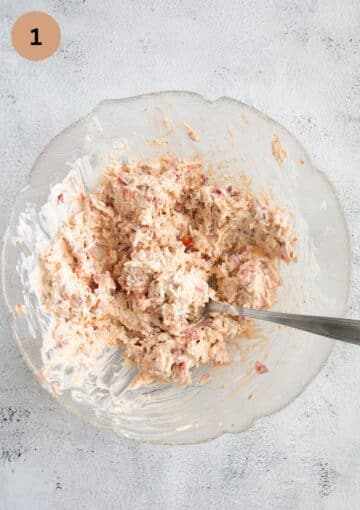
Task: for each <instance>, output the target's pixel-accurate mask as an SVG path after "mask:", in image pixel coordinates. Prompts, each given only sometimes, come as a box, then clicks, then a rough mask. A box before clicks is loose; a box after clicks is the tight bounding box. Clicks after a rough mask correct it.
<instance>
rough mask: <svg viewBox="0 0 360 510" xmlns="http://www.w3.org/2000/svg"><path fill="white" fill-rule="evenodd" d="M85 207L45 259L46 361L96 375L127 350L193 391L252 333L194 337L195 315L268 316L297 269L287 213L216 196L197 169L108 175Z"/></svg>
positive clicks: (233, 328)
mask: <svg viewBox="0 0 360 510" xmlns="http://www.w3.org/2000/svg"><path fill="white" fill-rule="evenodd" d="M57 200H58V202H59V207H62V206H63V205H64V203H66V201H67V196H66V192H64V193H60V194H59V195H58V197H57ZM78 202H79V210H78V211H76V212H73V213H71V214H70V215H69V217H68V218H67V220H66V221H65V222H64V224H63V225H62V226H61V227H60V228H59V230H58V232H57V235H56V236H55V238H54V240H53V242H52V244H51V246H50V248H49V249H47V250H46V251H45V252H43V253H41V254H40V266H41V299H42V302H43V304H44V306H45V307H46V309H47V310H48V311H49V312H50V313H51V315H52V326H51V328H50V330H49V332H48V335H47V338H46V347H47V357H48V359H51V357H52V356H54V353H55V352H56V356H57V358H58V359H61V360H70V359H71V362H72V364H73V365H74V364H77V365H78V366H81V365H82V366H86V367H90V368H91V364H92V360H94V353H97V352H98V353H100V352H101V351H102V350H103V349H104V347H105V346H119V347H121V348H123V352H124V357H125V359H126V360H127V361H129V362H131V363H135V364H136V365H137V367H138V368H139V370H140V371H141V372H142V373H144V374H146V375H150V376H154V377H156V378H160V379H162V380H166V381H168V382H171V383H174V384H179V385H186V384H189V383H190V382H191V369H192V368H193V367H195V366H199V365H201V364H205V363H208V362H211V363H213V364H215V365H221V364H225V363H228V362H229V356H228V351H227V344H228V342H229V341H230V340H232V339H233V338H235V337H238V336H241V335H242V334H244V332H245V331H246V329H247V328H248V326H249V323H248V321H247V320H246V319H241V318H235V317H231V316H225V315H215V314H214V315H213V316H209V317H207V318H206V319H205V320H204V321H203V322H202V323H200V324H199V325H197V326H191V325H189V321H191V320H192V319H194V318H196V317H197V314H198V313H199V309H200V308H201V307H202V306H204V305H205V304H206V302H207V301H208V300H209V298H210V297H212V298H215V299H218V300H220V301H226V302H228V303H232V304H236V305H239V306H244V307H251V308H259V309H260V308H261V309H267V308H270V307H271V306H272V305H273V303H274V301H275V298H276V292H277V288H278V286H279V285H280V278H279V272H278V269H279V264H280V263H281V262H286V263H287V262H291V261H294V260H295V252H294V246H295V241H296V238H295V235H294V232H293V231H292V229H291V227H290V226H289V223H288V219H287V216H286V213H285V211H284V210H283V209H282V208H275V209H271V208H270V207H269V204H268V203H267V201H266V199H264V198H261V199H260V198H258V197H256V196H254V195H252V194H250V193H248V192H246V191H244V190H242V189H237V188H235V187H232V186H227V187H216V186H214V184H213V183H212V182H211V181H210V180H209V179H208V177H207V176H206V173H205V170H204V167H203V164H202V162H201V161H197V160H195V161H190V162H189V161H183V160H179V159H176V158H172V157H170V156H164V157H162V158H161V159H159V160H156V161H151V162H147V163H144V162H135V163H133V164H122V165H121V166H113V167H109V168H108V169H107V170H106V172H105V175H104V177H103V180H102V182H101V184H100V185H99V186H98V187H97V188H96V189H95V191H94V192H93V193H90V194H86V193H85V192H81V191H79V194H78ZM209 280H210V281H214V282H216V285H214V287H216V290H214V289H213V288H212V287H210V286H209V283H208V282H209Z"/></svg>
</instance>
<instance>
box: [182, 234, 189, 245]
mask: <svg viewBox="0 0 360 510" xmlns="http://www.w3.org/2000/svg"><path fill="white" fill-rule="evenodd" d="M181 241H182V243H183V245H184V246H186V247H188V246H190V244H191V239H190V237H189V236H184V237H183V238H182V239H181Z"/></svg>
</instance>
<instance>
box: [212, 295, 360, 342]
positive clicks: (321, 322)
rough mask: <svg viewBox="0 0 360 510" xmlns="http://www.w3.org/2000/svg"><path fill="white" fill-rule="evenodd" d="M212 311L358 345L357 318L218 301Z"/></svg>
mask: <svg viewBox="0 0 360 510" xmlns="http://www.w3.org/2000/svg"><path fill="white" fill-rule="evenodd" d="M218 305H220V306H218ZM215 308H216V309H215ZM212 311H214V312H215V311H217V312H223V313H224V312H225V313H230V314H232V315H234V314H235V315H240V316H242V317H249V318H252V319H259V320H262V321H267V322H273V323H275V324H281V325H283V326H290V327H291V328H296V329H301V330H302V331H309V332H310V333H314V334H315V335H321V336H327V337H329V338H335V339H336V340H341V341H343V342H350V343H352V344H356V345H360V321H358V320H352V319H341V318H336V317H320V316H316V315H297V314H291V313H280V312H268V311H264V310H253V309H251V308H238V307H236V306H230V305H227V304H225V303H219V302H214V307H212Z"/></svg>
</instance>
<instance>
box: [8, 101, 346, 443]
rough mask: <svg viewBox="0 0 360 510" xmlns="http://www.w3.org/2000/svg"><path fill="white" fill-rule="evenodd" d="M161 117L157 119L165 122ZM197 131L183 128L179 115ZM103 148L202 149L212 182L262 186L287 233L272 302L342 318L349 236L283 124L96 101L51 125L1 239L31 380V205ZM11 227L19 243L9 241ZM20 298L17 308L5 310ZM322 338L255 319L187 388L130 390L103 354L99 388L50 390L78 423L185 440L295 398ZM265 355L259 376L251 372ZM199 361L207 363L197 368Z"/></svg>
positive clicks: (154, 104) (228, 105) (238, 110)
mask: <svg viewBox="0 0 360 510" xmlns="http://www.w3.org/2000/svg"><path fill="white" fill-rule="evenodd" d="M164 118H166V119H168V122H167V121H164ZM184 122H185V123H188V124H189V125H191V126H192V128H193V129H194V131H195V132H196V133H197V134H198V135H199V141H194V140H192V139H191V137H189V136H188V132H187V129H186V128H185V126H184V124H183V123H184ZM274 136H278V137H279V138H280V140H281V143H282V145H283V146H284V147H285V149H286V151H287V158H286V160H285V161H284V163H283V164H282V165H281V166H279V165H278V163H277V162H276V160H275V159H274V157H273V155H272V151H271V142H272V140H273V139H274ZM109 152H112V154H113V155H115V156H114V157H116V158H117V159H119V160H121V159H133V158H135V159H136V158H140V157H141V158H152V157H155V156H157V155H160V154H163V153H164V152H170V153H173V154H176V155H177V156H180V157H184V158H191V157H193V156H194V155H201V156H202V158H203V159H204V161H205V163H207V164H208V165H209V166H211V168H212V170H213V171H214V173H215V174H216V175H217V176H218V178H219V179H223V178H224V176H226V177H227V178H228V179H231V180H232V181H233V182H234V183H237V182H239V181H241V173H244V174H246V175H247V176H248V177H249V178H250V179H251V181H252V189H253V190H254V191H257V192H258V191H264V192H267V193H270V195H271V197H272V200H273V202H274V203H275V204H282V205H284V206H286V207H288V208H289V210H290V211H291V213H292V214H293V219H294V225H295V229H296V231H297V234H298V238H299V240H298V245H297V255H298V262H297V264H290V265H289V266H286V267H284V268H283V271H282V278H283V286H282V288H281V289H280V292H279V297H278V302H277V305H276V309H277V310H281V311H289V312H295V311H296V312H300V313H312V314H326V315H339V316H344V315H345V313H346V306H347V298H348V290H349V277H350V247H349V237H348V232H347V228H346V224H345V221H344V217H343V214H342V211H341V208H340V205H339V202H338V200H337V198H336V196H335V194H334V191H333V189H332V187H331V185H330V184H329V182H328V180H327V178H326V177H325V175H324V174H323V173H321V172H319V171H318V170H317V169H316V168H314V166H313V164H312V163H311V161H310V159H309V157H308V155H307V153H306V152H305V150H304V149H303V147H302V146H301V145H300V144H299V142H298V141H297V140H296V139H295V138H294V136H293V135H291V133H289V132H288V131H287V130H286V129H284V128H283V127H282V126H280V125H279V124H277V123H276V122H274V121H273V120H271V119H269V118H268V117H266V116H265V115H263V114H262V113H260V112H258V111H256V110H255V109H253V108H251V107H249V106H247V105H245V104H242V103H239V102H238V101H235V100H233V99H229V98H220V99H217V100H216V101H208V100H206V99H205V98H203V97H201V96H199V95H197V94H193V93H188V92H161V93H154V94H146V95H142V96H138V97H132V98H127V99H120V100H106V101H103V102H101V103H100V104H99V105H98V106H97V107H96V108H95V109H94V110H93V111H92V112H90V113H89V115H87V116H86V117H84V118H83V119H81V120H79V121H78V122H76V123H75V124H73V125H72V126H70V127H68V128H67V129H65V130H64V131H62V132H61V133H60V134H59V135H58V136H56V137H55V138H54V139H53V140H52V141H51V142H50V143H49V144H48V145H47V146H46V147H45V149H44V150H43V152H42V153H41V154H40V156H39V157H38V159H37V160H36V162H35V164H34V166H33V168H32V170H31V173H30V178H29V184H28V186H27V187H26V188H25V189H24V190H22V191H21V192H20V193H19V195H18V197H17V200H16V203H15V206H14V210H13V213H12V216H11V219H10V223H9V226H8V229H7V232H6V235H5V238H4V247H3V267H2V276H3V289H4V295H5V300H6V303H7V305H8V307H9V311H10V312H11V321H12V325H13V330H14V333H15V337H16V339H17V342H18V345H19V348H20V350H21V352H22V354H23V355H24V357H25V359H26V361H27V363H28V364H29V366H30V368H31V370H32V371H33V372H34V374H35V375H36V376H37V377H38V379H39V381H40V383H41V384H42V385H43V386H45V387H46V389H47V390H48V391H50V392H53V393H54V391H53V390H54V387H53V386H49V385H46V384H45V382H44V380H43V378H42V377H41V367H42V361H41V356H40V349H41V344H42V334H43V331H44V328H45V327H46V324H47V318H46V314H44V312H43V311H42V310H41V308H40V306H39V302H38V299H37V297H36V295H35V294H34V292H33V289H32V287H31V281H30V280H31V279H30V274H31V271H32V270H33V269H34V267H35V266H36V250H37V247H38V241H39V239H38V232H39V229H40V230H41V231H42V233H43V234H44V238H47V239H48V240H49V237H51V235H52V233H51V232H52V231H51V228H50V226H49V225H44V224H42V222H43V221H44V220H43V217H42V214H41V211H40V209H41V207H42V206H43V205H44V204H45V203H46V201H47V199H48V195H49V192H50V189H51V187H52V186H53V185H55V184H56V183H58V182H59V181H61V180H62V179H63V178H64V177H65V175H66V174H67V173H68V171H69V169H70V167H73V168H76V171H77V172H79V173H80V174H81V178H82V179H83V180H84V182H85V183H86V184H87V186H88V188H89V189H91V187H92V186H93V185H94V182H95V181H96V180H97V179H98V177H99V175H101V172H102V171H103V168H104V165H105V163H106V159H107V157H108V154H109ZM20 224H21V225H22V228H21V235H22V237H23V241H24V242H22V243H21V244H19V245H15V243H14V242H13V240H14V238H16V237H17V236H18V235H19V225H20ZM18 303H25V304H26V307H27V314H26V315H25V316H22V315H19V314H14V313H13V311H14V309H15V306H16V304H18ZM332 346H333V341H331V340H329V339H325V338H320V337H315V336H313V335H311V334H308V333H304V332H299V331H296V330H292V329H290V328H285V327H275V326H271V325H266V324H263V325H261V330H260V329H259V331H258V333H257V334H256V336H255V338H251V339H243V340H241V341H240V342H239V344H238V347H237V348H235V347H234V349H233V352H232V356H233V362H232V363H231V364H230V365H229V366H226V367H221V368H215V369H214V368H210V373H211V375H212V378H211V380H210V381H209V382H208V383H207V384H205V385H201V384H199V376H200V375H201V374H202V373H204V371H205V369H199V370H196V371H195V374H194V383H193V384H192V385H191V386H189V387H187V388H178V387H173V386H169V385H164V384H155V383H154V384H151V385H150V386H148V387H140V388H134V387H132V386H131V380H132V379H133V377H134V374H135V370H134V368H131V367H127V366H126V365H123V364H122V363H121V353H120V351H119V352H117V353H113V355H112V356H111V357H110V359H109V360H108V362H107V363H106V365H105V366H104V373H103V374H100V375H99V378H98V381H99V380H101V383H102V384H101V388H99V386H98V384H97V383H93V382H91V381H90V382H89V383H88V384H87V385H82V386H81V387H76V386H74V387H72V388H68V389H66V390H65V391H63V392H62V394H60V395H58V394H56V393H54V396H55V398H56V399H57V400H58V401H59V402H60V403H61V405H64V406H65V407H66V408H68V409H69V410H71V411H73V412H75V413H77V414H78V415H80V416H81V417H82V418H84V419H85V420H87V421H89V422H91V423H93V424H95V425H97V426H99V427H106V428H109V429H112V430H113V431H114V432H117V433H119V434H123V435H125V436H127V437H130V438H133V439H136V440H140V441H151V442H159V443H190V442H199V441H204V440H208V439H211V438H215V437H216V436H219V435H220V434H223V433H225V432H241V431H243V430H245V429H247V428H248V427H249V426H250V425H251V424H252V423H254V421H255V420H256V419H258V418H260V417H262V416H265V415H267V414H269V413H272V412H274V411H276V410H279V409H280V408H282V407H283V406H285V405H286V404H288V403H289V402H290V401H291V400H292V399H294V398H295V397H296V396H297V395H299V393H300V392H301V391H302V390H303V389H304V388H305V386H306V385H307V384H308V383H309V382H310V381H311V380H312V379H313V377H314V376H315V375H316V374H317V373H318V372H319V370H320V369H321V367H322V365H323V364H324V363H325V361H326V359H327V358H328V355H329V353H330V351H331V349H332ZM256 360H260V361H263V362H265V363H266V365H267V366H268V368H269V372H268V373H267V374H263V375H259V374H257V373H256V371H255V369H254V364H255V361H256ZM206 370H207V369H206Z"/></svg>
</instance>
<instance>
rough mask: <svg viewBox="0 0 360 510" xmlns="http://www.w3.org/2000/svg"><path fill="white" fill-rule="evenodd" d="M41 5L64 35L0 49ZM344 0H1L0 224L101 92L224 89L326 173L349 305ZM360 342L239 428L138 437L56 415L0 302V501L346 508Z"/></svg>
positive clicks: (358, 100)
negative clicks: (179, 443)
mask: <svg viewBox="0 0 360 510" xmlns="http://www.w3.org/2000/svg"><path fill="white" fill-rule="evenodd" d="M30 10H44V11H47V12H48V13H50V14H52V15H53V16H55V18H56V19H57V21H58V22H59V24H60V26H61V29H62V34H63V41H62V45H61V49H60V50H59V51H58V53H57V54H56V55H55V56H53V57H52V58H50V59H49V60H47V61H44V62H37V63H36V62H28V61H25V60H23V59H22V58H21V57H19V56H18V55H17V54H16V53H15V51H14V50H13V49H12V46H11V42H10V30H11V26H12V24H13V22H14V21H15V19H16V18H17V17H18V16H19V15H21V14H23V13H25V12H27V11H30ZM359 55H360V3H359V1H358V0H328V1H326V0H279V1H268V2H264V1H262V0H254V1H250V0H248V1H244V0H243V1H237V2H234V1H230V0H223V1H218V2H215V1H205V0H197V1H196V2H195V1H193V0H191V1H190V0H184V1H180V0H172V1H170V0H157V1H155V0H123V1H121V2H120V1H116V0H112V1H105V0H104V1H101V2H100V1H99V0H82V1H80V0H72V1H71V0H68V1H67V0H48V1H45V0H39V1H31V0H16V2H14V1H11V0H2V1H1V3H0V127H1V136H0V155H1V160H0V161H1V178H2V180H1V188H0V190H1V191H0V228H1V229H2V230H3V229H4V228H5V226H6V221H7V216H8V211H9V208H10V207H11V205H12V203H13V200H14V197H15V196H16V192H17V190H19V189H20V188H21V187H23V186H24V184H25V182H26V173H27V171H28V169H29V167H30V165H31V164H32V162H33V160H34V159H35V157H36V155H37V154H38V152H39V151H40V149H41V148H42V147H43V146H44V145H45V144H46V143H47V142H48V141H49V140H50V138H52V137H53V136H54V135H55V134H56V133H58V131H60V130H61V129H63V128H64V127H65V126H67V125H68V124H69V123H71V122H73V121H74V120H76V119H77V118H78V117H79V116H81V115H83V114H85V113H87V112H88V111H89V110H90V109H91V108H92V107H93V106H94V105H95V104H96V103H97V102H98V101H99V100H101V99H103V98H107V97H121V96H128V95H135V94H139V93H142V92H147V91H153V90H161V89H188V90H194V91H197V92H200V93H202V94H204V95H206V96H208V97H211V98H215V97H217V96H220V95H224V94H226V95H229V96H233V97H235V98H238V99H241V100H243V101H245V102H247V103H249V104H251V105H254V106H255V107H257V108H259V109H260V110H263V111H264V112H266V113H267V114H268V115H270V116H272V117H274V118H275V119H277V120H278V121H280V122H281V123H283V124H284V125H285V126H286V127H288V128H289V129H290V130H291V131H292V132H293V133H294V134H295V135H296V136H297V137H298V138H299V139H300V140H301V141H302V142H303V143H304V145H305V146H306V147H307V148H308V150H309V152H310V154H311V155H312V157H313V159H314V161H315V162H316V163H317V165H318V166H319V167H320V168H321V169H323V170H324V171H326V172H327V174H328V175H329V178H330V179H331V181H332V182H333V184H334V186H335V187H336V189H337V192H338V194H339V197H340V199H341V202H342V204H343V206H344V209H345V213H346V217H347V221H348V225H349V229H350V231H351V236H352V242H353V262H354V266H353V289H352V295H351V301H350V316H352V317H359V318H360V293H359V290H360V241H359V240H360V198H359V196H360V151H359V144H360V113H359V112H360V57H359ZM359 387H360V349H358V348H356V347H354V346H347V345H341V344H340V343H339V344H338V345H337V346H336V348H335V350H334V352H333V354H332V356H331V358H330V360H329V362H328V363H327V365H326V367H325V368H324V370H323V371H322V372H321V374H320V375H319V376H318V377H317V379H316V380H315V381H314V382H313V383H312V384H311V385H310V387H309V388H308V389H307V390H306V391H305V393H304V394H303V395H302V396H301V397H300V398H298V399H297V400H296V401H295V402H294V403H293V404H291V405H290V406H289V407H288V408H287V409H285V410H284V411H282V412H281V413H279V414H276V415H275V416H272V417H269V418H266V419H263V420H261V421H260V422H258V423H257V424H256V425H255V426H254V427H253V428H252V429H251V430H250V431H249V432H247V433H245V434H243V435H241V436H225V437H222V438H220V439H217V440H216V441H213V442H211V443H208V444H203V445H200V446H186V447H185V446H184V447H165V446H164V447H162V446H149V445H142V444H136V443H133V442H130V441H127V440H125V439H122V438H119V437H116V436H114V435H113V434H112V433H110V432H104V431H101V430H95V429H94V428H92V427H91V426H88V425H86V424H84V423H81V421H80V420H79V419H78V418H76V417H74V416H71V415H69V414H68V413H67V412H65V411H63V410H62V409H59V407H58V406H57V405H56V404H55V402H53V401H52V400H51V398H50V397H49V396H48V395H47V394H46V393H45V392H44V391H43V390H41V388H40V387H39V386H38V385H37V383H36V382H35V380H34V379H33V377H32V375H31V374H30V372H29V371H28V369H27V368H26V366H25V363H24V362H23V360H22V359H21V357H20V355H19V354H18V352H17V349H16V347H15V343H14V341H13V339H12V338H11V336H10V332H9V327H8V325H7V320H6V314H5V313H4V311H3V310H2V312H1V339H0V509H1V510H3V509H6V510H16V509H27V510H31V509H36V510H37V509H40V510H42V509H44V510H49V509H61V510H63V509H74V510H75V509H81V508H84V509H85V508H86V509H127V508H132V509H142V508H149V509H182V510H183V509H192V508H196V509H209V508H221V509H228V508H229V509H230V508H244V509H250V510H251V509H260V508H261V509H262V510H264V509H277V510H282V509H284V510H287V509H306V510H311V509H318V508H324V509H331V510H332V509H334V510H336V509H339V508H341V509H353V508H357V507H358V506H359V500H360V392H359Z"/></svg>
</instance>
